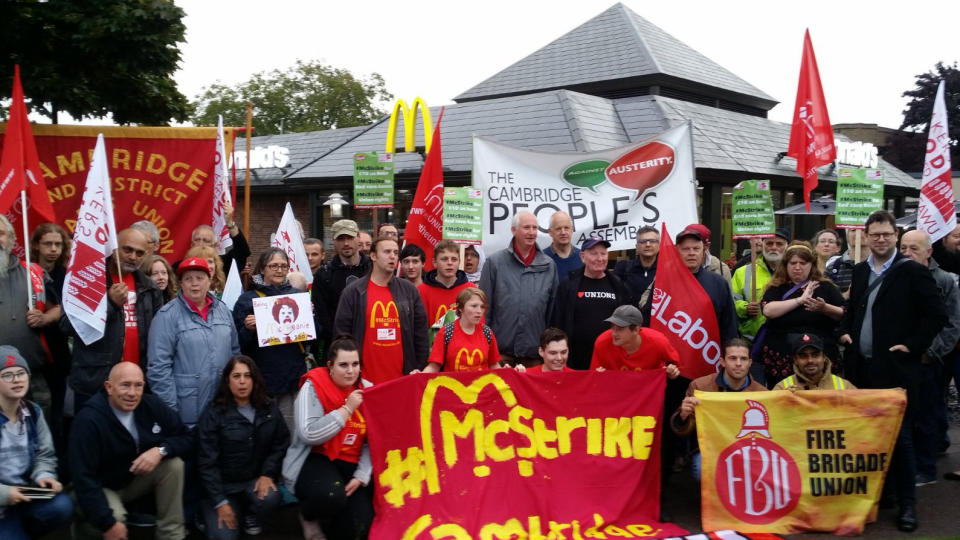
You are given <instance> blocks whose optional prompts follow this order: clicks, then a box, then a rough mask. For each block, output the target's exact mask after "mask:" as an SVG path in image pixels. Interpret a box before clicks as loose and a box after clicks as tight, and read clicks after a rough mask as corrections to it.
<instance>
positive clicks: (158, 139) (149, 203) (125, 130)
mask: <svg viewBox="0 0 960 540" xmlns="http://www.w3.org/2000/svg"><path fill="white" fill-rule="evenodd" d="M32 128H33V134H34V139H35V140H36V146H37V154H38V156H39V162H40V171H41V173H42V175H43V178H44V180H45V181H46V184H47V194H48V195H49V199H50V202H51V203H53V209H54V212H55V214H56V217H57V223H59V224H60V225H63V226H64V227H65V228H66V229H67V231H69V232H70V233H71V234H72V233H73V230H74V227H75V226H76V219H77V211H78V210H79V208H80V202H81V196H82V195H83V189H84V182H85V181H86V177H87V172H88V171H89V168H90V163H91V156H92V154H93V148H94V146H95V145H96V142H97V135H98V134H100V133H103V136H104V139H105V142H106V150H107V162H108V163H107V166H108V170H109V174H110V190H111V195H112V197H113V205H114V215H115V216H116V220H117V227H118V228H120V229H123V228H125V227H127V226H129V225H130V224H131V223H133V222H135V221H138V220H141V219H146V220H149V221H152V222H153V223H154V224H155V225H156V226H157V229H159V231H160V245H159V246H158V248H157V252H158V253H159V254H160V255H163V256H164V257H166V258H167V259H168V260H171V261H172V260H176V259H179V258H181V257H182V255H183V253H184V252H185V251H186V250H187V248H189V246H190V233H191V232H192V230H193V228H194V227H196V226H197V225H201V224H207V225H210V224H211V221H212V214H211V211H210V209H211V208H212V205H213V170H214V146H215V144H216V138H217V129H216V128H166V127H111V126H63V125H43V124H36V125H33V126H32ZM5 129H6V126H5V125H0V132H3V131H5ZM2 138H3V136H0V140H2ZM21 213H22V209H21V208H20V205H19V203H17V204H14V206H13V208H12V209H11V210H10V211H9V212H8V213H7V217H8V218H10V220H11V222H12V223H14V228H17V227H18V225H17V224H18V223H19V222H20V219H19V218H20V215H21ZM35 225H37V223H30V226H31V227H33V226H35ZM21 250H22V248H20V247H19V246H18V249H17V251H18V252H20V251H21Z"/></svg>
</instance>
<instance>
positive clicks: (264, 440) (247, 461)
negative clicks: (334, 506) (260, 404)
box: [197, 403, 290, 504]
mask: <svg viewBox="0 0 960 540" xmlns="http://www.w3.org/2000/svg"><path fill="white" fill-rule="evenodd" d="M289 444H290V432H289V431H288V430H287V425H286V424H285V423H284V421H283V417H282V416H281V415H280V410H279V409H278V408H277V405H276V403H271V404H270V405H269V406H267V407H266V408H262V409H257V411H256V414H255V416H254V418H253V423H250V421H249V420H247V419H246V418H245V417H244V416H243V415H242V414H240V411H238V410H237V407H236V405H230V406H222V405H215V404H213V403H211V404H210V405H209V406H208V407H207V408H206V410H204V411H203V415H201V416H200V422H199V423H198V424H197V469H198V470H199V471H200V482H201V483H202V484H203V488H204V490H205V491H206V493H207V495H208V496H209V497H210V500H211V501H213V504H218V503H219V502H220V501H222V500H224V499H225V498H226V496H227V495H228V494H231V493H237V492H238V491H242V490H243V489H245V487H246V484H247V483H249V482H250V481H251V480H255V479H256V478H257V477H260V476H267V477H269V478H272V479H274V480H277V479H278V478H279V477H280V466H281V464H282V463H283V455H284V454H285V453H286V451H287V446H288V445H289Z"/></svg>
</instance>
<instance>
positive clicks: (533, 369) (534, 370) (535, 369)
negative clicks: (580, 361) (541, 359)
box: [525, 364, 577, 374]
mask: <svg viewBox="0 0 960 540" xmlns="http://www.w3.org/2000/svg"><path fill="white" fill-rule="evenodd" d="M564 371H577V370H575V369H573V368H571V367H567V366H563V369H562V370H560V371H546V372H545V371H543V364H540V365H539V366H533V367H530V368H527V371H525V373H538V374H539V373H561V372H564Z"/></svg>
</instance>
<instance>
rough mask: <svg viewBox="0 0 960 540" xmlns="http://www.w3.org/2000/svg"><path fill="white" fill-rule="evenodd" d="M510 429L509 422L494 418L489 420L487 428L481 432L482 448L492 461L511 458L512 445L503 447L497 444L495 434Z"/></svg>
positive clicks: (512, 454)
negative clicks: (491, 420)
mask: <svg viewBox="0 0 960 540" xmlns="http://www.w3.org/2000/svg"><path fill="white" fill-rule="evenodd" d="M509 431H510V424H509V423H508V422H507V421H506V420H494V421H493V422H490V424H489V425H488V426H487V429H486V430H484V432H483V448H484V450H485V451H486V453H487V455H488V456H490V458H491V459H493V460H494V461H507V460H508V459H513V457H514V452H513V445H510V446H507V447H505V448H500V447H499V446H497V435H500V434H501V433H507V432H509Z"/></svg>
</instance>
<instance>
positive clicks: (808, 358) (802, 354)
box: [773, 334, 857, 390]
mask: <svg viewBox="0 0 960 540" xmlns="http://www.w3.org/2000/svg"><path fill="white" fill-rule="evenodd" d="M773 389H774V390H856V389H857V387H856V386H854V385H853V383H851V382H850V381H848V380H846V379H843V378H841V377H838V376H836V375H834V374H833V373H830V359H829V358H827V355H826V354H824V352H823V340H822V339H820V336H818V335H816V334H803V335H802V336H800V337H799V338H798V339H797V341H796V343H795V344H794V345H793V375H791V376H789V377H787V378H786V379H783V380H782V381H780V382H778V383H777V385H776V386H774V387H773Z"/></svg>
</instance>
